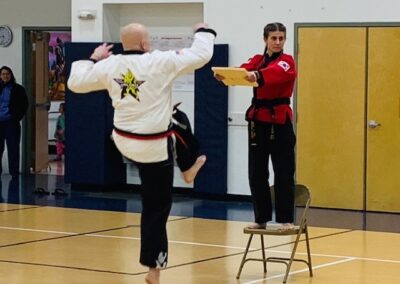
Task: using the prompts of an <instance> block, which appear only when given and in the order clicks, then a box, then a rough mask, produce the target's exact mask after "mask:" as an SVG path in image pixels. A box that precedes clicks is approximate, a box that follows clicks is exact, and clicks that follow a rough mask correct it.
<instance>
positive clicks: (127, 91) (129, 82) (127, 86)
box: [114, 69, 144, 102]
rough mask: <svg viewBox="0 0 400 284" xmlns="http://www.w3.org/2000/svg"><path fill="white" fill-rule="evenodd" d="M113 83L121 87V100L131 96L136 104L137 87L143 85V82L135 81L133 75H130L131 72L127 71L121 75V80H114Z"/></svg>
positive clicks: (137, 96) (137, 97) (137, 98)
mask: <svg viewBox="0 0 400 284" xmlns="http://www.w3.org/2000/svg"><path fill="white" fill-rule="evenodd" d="M114 81H115V82H117V83H118V85H119V86H120V87H121V89H122V90H121V99H123V98H125V97H127V96H132V97H133V98H135V99H136V100H137V101H138V102H140V99H139V87H140V85H142V84H143V83H144V81H139V80H136V78H135V75H134V74H133V73H132V71H131V70H129V69H128V72H126V74H121V78H115V79H114Z"/></svg>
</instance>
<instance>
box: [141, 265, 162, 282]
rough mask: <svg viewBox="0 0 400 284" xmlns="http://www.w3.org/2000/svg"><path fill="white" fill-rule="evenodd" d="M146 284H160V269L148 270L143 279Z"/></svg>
mask: <svg viewBox="0 0 400 284" xmlns="http://www.w3.org/2000/svg"><path fill="white" fill-rule="evenodd" d="M144 280H145V281H146V283H147V284H159V283H160V269H157V268H150V269H149V272H148V273H147V276H146V278H145V279H144Z"/></svg>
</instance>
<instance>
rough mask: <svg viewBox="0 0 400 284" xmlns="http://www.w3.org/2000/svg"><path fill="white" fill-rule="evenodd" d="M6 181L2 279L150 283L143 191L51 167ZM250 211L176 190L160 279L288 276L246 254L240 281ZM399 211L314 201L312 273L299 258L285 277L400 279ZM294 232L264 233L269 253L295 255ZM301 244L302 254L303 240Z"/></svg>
mask: <svg viewBox="0 0 400 284" xmlns="http://www.w3.org/2000/svg"><path fill="white" fill-rule="evenodd" d="M1 180H2V181H1V185H2V187H1V190H0V193H1V201H2V203H0V279H1V283H7V284H13V283H18V284H20V283H29V284H32V283H40V284H47V283H49V284H50V283H51V284H54V283H57V284H63V283H68V284H70V283H85V284H89V283H96V284H100V283H104V284H106V283H107V284H117V283H121V284H122V283H144V276H145V273H146V269H145V268H144V267H142V266H141V265H140V264H139V263H138V257H139V244H140V238H139V237H140V231H139V222H140V214H139V213H137V212H140V201H139V199H138V195H137V194H134V193H118V194H117V193H98V192H91V193H90V192H89V193H87V192H86V193H82V192H71V191H70V190H69V188H68V187H67V186H66V185H64V184H62V180H60V179H59V178H53V177H51V176H42V177H41V176H38V175H37V176H30V177H20V178H19V179H18V180H17V181H13V180H11V179H10V177H9V176H7V175H3V176H2V179H1ZM13 182H14V183H13ZM38 186H43V187H47V188H48V189H49V191H50V192H52V191H53V189H54V188H55V187H60V186H64V188H65V189H66V190H67V192H68V193H69V195H68V196H67V197H61V198H60V197H56V196H54V195H51V194H50V195H43V196H38V195H34V194H32V191H33V190H34V189H35V187H38ZM110 196H113V198H110ZM220 210H222V211H223V213H221V212H220V213H218V211H220ZM135 211H137V212H135ZM346 214H347V215H346ZM344 215H345V217H343V216H344ZM251 218H252V212H251V204H249V203H248V202H236V203H235V202H222V201H211V200H200V199H196V200H194V199H193V198H188V197H178V198H176V199H174V205H173V209H172V214H171V217H170V218H169V221H168V234H169V250H170V256H169V264H168V268H167V269H166V270H163V271H162V274H161V283H164V284H165V283H168V284H169V283H171V284H175V283H185V284H190V283H195V284H209V283H243V284H244V283H246V284H250V283H282V279H283V273H284V271H285V266H284V265H282V264H274V263H268V265H267V269H268V272H267V274H266V275H264V274H263V269H262V264H261V263H260V262H248V263H246V264H245V266H244V269H243V271H242V275H241V278H240V280H236V273H237V270H238V268H239V264H240V261H241V258H242V256H243V251H244V249H245V246H246V243H247V237H248V235H244V234H243V233H242V231H243V227H244V226H245V225H246V224H248V222H249V221H250V220H251ZM330 218H331V220H335V221H329V220H328V219H330ZM321 219H325V223H324V221H323V220H321ZM368 220H369V221H368ZM371 220H372V221H371ZM378 220H380V222H379V221H378ZM399 220H400V217H399V215H398V214H380V215H379V214H378V215H372V217H370V216H369V215H368V216H365V214H364V215H362V217H360V213H357V212H347V213H346V212H342V211H338V210H336V211H329V210H319V209H313V210H312V211H311V212H310V225H311V227H310V238H311V253H312V261H313V269H314V277H313V278H310V277H309V275H308V271H307V269H306V266H305V265H303V264H301V263H300V264H296V263H295V264H293V266H292V270H291V275H290V276H289V278H288V283H323V284H330V283H338V282H339V283H352V284H354V283H360V284H361V283H362V284H372V283H373V284H376V283H400V273H399V271H400V234H399V231H400V228H399V227H400V224H399V222H398V221H399ZM351 222H353V223H354V224H353V225H354V226H353V227H352V225H351ZM382 223H388V224H389V227H388V228H386V229H384V231H382V230H381V231H377V230H374V228H372V227H371V228H369V227H368V226H372V225H375V226H378V228H381V227H379V226H383V225H382ZM330 224H331V226H330ZM382 228H383V227H382ZM371 229H372V230H371ZM292 240H293V238H292V237H266V246H267V251H266V253H267V255H268V256H270V255H274V256H288V253H289V252H290V249H291V242H292ZM251 247H252V249H253V251H252V252H251V253H250V254H251V255H253V256H255V257H260V256H261V251H260V242H259V238H255V239H254V240H253V243H252V245H251ZM298 253H299V254H298V257H305V246H304V242H301V243H300V246H299V248H298Z"/></svg>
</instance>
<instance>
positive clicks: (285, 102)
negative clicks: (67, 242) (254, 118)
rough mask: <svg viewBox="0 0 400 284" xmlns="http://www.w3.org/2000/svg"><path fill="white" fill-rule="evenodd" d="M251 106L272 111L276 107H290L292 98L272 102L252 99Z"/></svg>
mask: <svg viewBox="0 0 400 284" xmlns="http://www.w3.org/2000/svg"><path fill="white" fill-rule="evenodd" d="M251 104H252V105H253V106H255V108H260V107H266V108H269V109H272V108H273V107H274V106H279V105H290V98H278V99H272V100H265V99H256V98H252V100H251Z"/></svg>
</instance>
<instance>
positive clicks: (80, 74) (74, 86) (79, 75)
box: [68, 60, 106, 93]
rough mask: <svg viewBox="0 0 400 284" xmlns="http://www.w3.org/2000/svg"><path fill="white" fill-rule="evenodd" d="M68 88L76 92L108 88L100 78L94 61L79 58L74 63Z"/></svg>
mask: <svg viewBox="0 0 400 284" xmlns="http://www.w3.org/2000/svg"><path fill="white" fill-rule="evenodd" d="M68 88H69V89H70V90H71V91H73V92H75V93H89V92H92V91H99V90H104V89H106V87H105V86H104V85H103V84H102V83H101V81H100V80H99V75H98V74H97V72H96V70H95V68H94V63H93V62H92V61H89V60H79V61H75V62H73V63H72V66H71V72H70V75H69V78H68Z"/></svg>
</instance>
